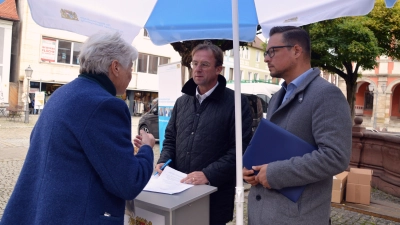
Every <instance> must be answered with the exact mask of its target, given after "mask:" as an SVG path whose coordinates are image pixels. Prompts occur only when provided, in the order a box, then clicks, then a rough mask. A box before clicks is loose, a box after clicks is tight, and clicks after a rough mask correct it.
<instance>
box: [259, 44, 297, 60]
mask: <svg viewBox="0 0 400 225" xmlns="http://www.w3.org/2000/svg"><path fill="white" fill-rule="evenodd" d="M292 47H294V45H282V46H275V47H271V48H269V49H267V50H266V51H265V52H264V57H265V56H267V55H268V56H269V57H270V58H272V57H274V56H275V49H276V48H292Z"/></svg>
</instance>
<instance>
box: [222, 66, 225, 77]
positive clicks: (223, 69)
mask: <svg viewBox="0 0 400 225" xmlns="http://www.w3.org/2000/svg"><path fill="white" fill-rule="evenodd" d="M224 74H225V67H224V66H223V67H222V70H221V75H222V76H224Z"/></svg>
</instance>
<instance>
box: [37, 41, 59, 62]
mask: <svg viewBox="0 0 400 225" xmlns="http://www.w3.org/2000/svg"><path fill="white" fill-rule="evenodd" d="M40 59H41V60H42V61H43V62H55V61H56V39H51V38H43V39H42V53H41V56H40Z"/></svg>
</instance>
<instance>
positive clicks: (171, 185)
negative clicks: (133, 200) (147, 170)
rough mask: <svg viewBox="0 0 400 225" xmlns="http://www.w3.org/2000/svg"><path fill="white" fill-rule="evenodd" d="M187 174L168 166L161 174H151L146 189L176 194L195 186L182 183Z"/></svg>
mask: <svg viewBox="0 0 400 225" xmlns="http://www.w3.org/2000/svg"><path fill="white" fill-rule="evenodd" d="M186 176H187V174H185V173H182V172H179V171H177V170H175V169H172V168H171V167H169V166H167V167H166V168H165V169H164V170H163V172H162V173H161V175H156V176H154V175H153V176H151V178H150V181H149V183H147V185H146V187H144V189H143V190H144V191H151V192H158V193H165V194H175V193H179V192H182V191H184V190H186V189H189V188H191V187H193V184H184V183H181V180H182V179H183V178H185V177H186Z"/></svg>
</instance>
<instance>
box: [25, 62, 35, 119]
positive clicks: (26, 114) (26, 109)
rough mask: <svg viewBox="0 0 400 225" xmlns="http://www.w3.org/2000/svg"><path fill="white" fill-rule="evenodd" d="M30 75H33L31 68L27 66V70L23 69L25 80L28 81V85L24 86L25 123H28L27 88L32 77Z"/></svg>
mask: <svg viewBox="0 0 400 225" xmlns="http://www.w3.org/2000/svg"><path fill="white" fill-rule="evenodd" d="M32 73H33V70H32V68H31V66H30V65H29V66H28V68H26V69H25V77H26V80H27V81H28V82H27V83H28V84H27V86H26V108H25V123H29V86H30V83H29V80H30V79H31V77H32Z"/></svg>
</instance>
